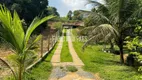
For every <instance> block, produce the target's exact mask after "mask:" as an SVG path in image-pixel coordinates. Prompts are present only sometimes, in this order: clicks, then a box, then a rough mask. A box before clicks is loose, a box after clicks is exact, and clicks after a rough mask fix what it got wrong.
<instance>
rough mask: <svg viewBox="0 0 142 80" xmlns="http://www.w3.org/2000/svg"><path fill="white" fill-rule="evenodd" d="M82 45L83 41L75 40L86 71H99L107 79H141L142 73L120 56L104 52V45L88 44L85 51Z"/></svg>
mask: <svg viewBox="0 0 142 80" xmlns="http://www.w3.org/2000/svg"><path fill="white" fill-rule="evenodd" d="M75 32H76V31H74V33H75ZM82 45H83V43H82V42H73V46H74V49H75V51H76V52H77V54H78V56H79V57H80V59H81V60H82V61H83V63H84V64H85V66H84V67H83V68H84V69H85V70H86V71H89V72H92V73H94V74H96V73H98V74H99V76H100V77H101V78H102V79H105V80H141V74H139V73H138V72H137V71H135V69H134V68H133V67H130V66H125V65H121V64H120V63H119V60H120V58H119V56H117V55H113V54H107V53H104V52H102V51H101V49H102V48H103V45H94V46H88V47H87V48H86V50H85V51H82V50H81V47H82ZM112 75H113V76H112Z"/></svg>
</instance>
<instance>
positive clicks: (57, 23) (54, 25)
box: [53, 22, 62, 30]
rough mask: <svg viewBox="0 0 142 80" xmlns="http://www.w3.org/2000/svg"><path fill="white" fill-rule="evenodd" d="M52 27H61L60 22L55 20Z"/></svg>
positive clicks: (59, 28)
mask: <svg viewBox="0 0 142 80" xmlns="http://www.w3.org/2000/svg"><path fill="white" fill-rule="evenodd" d="M53 27H54V28H56V29H58V30H61V29H62V22H55V23H54V24H53Z"/></svg>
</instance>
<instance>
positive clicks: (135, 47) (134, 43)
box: [126, 25, 142, 72]
mask: <svg viewBox="0 0 142 80" xmlns="http://www.w3.org/2000/svg"><path fill="white" fill-rule="evenodd" d="M140 31H141V26H139V25H138V26H137V27H136V28H135V32H138V33H140ZM126 40H127V41H126V43H127V44H126V46H127V48H128V49H129V50H130V55H133V58H134V59H135V62H136V63H137V64H135V66H136V67H138V71H140V72H142V69H141V62H142V55H141V51H140V50H139V48H142V42H141V36H140V35H139V36H136V37H134V38H133V37H132V38H131V37H130V36H128V37H126Z"/></svg>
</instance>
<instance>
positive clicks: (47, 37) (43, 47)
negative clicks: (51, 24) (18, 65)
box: [27, 30, 60, 70]
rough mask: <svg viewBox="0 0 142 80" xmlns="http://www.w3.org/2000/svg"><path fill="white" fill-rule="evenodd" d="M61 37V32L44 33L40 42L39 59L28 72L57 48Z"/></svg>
mask: <svg viewBox="0 0 142 80" xmlns="http://www.w3.org/2000/svg"><path fill="white" fill-rule="evenodd" d="M59 37H60V31H59V30H58V31H49V32H48V31H46V32H43V33H42V38H41V40H40V41H39V43H38V44H39V49H38V57H37V59H36V61H35V62H34V63H33V64H32V65H30V66H29V67H27V70H28V69H30V68H32V67H33V66H34V65H36V64H37V63H38V62H40V61H41V60H42V58H43V57H45V56H46V55H47V54H48V53H49V52H50V51H51V50H52V49H53V48H54V46H55V44H56V43H57V41H58V38H59Z"/></svg>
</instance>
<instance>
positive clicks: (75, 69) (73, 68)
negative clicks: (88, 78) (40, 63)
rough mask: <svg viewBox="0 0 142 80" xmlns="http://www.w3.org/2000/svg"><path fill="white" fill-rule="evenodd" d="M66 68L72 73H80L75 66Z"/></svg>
mask: <svg viewBox="0 0 142 80" xmlns="http://www.w3.org/2000/svg"><path fill="white" fill-rule="evenodd" d="M66 68H67V70H68V71H70V72H76V71H78V69H77V68H76V67H75V66H67V67H66Z"/></svg>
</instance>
